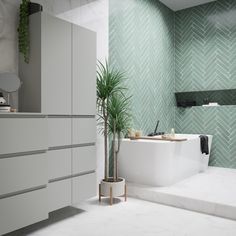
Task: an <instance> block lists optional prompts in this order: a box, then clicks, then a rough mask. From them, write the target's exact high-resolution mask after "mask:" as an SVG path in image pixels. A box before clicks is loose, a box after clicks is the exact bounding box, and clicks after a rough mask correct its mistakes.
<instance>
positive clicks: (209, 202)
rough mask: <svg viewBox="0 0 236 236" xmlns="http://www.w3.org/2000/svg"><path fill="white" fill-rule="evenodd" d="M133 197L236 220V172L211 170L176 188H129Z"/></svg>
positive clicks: (187, 180)
mask: <svg viewBox="0 0 236 236" xmlns="http://www.w3.org/2000/svg"><path fill="white" fill-rule="evenodd" d="M128 194H129V195H130V196H132V197H136V198H140V199H144V200H148V201H152V202H157V203H162V204H167V205H171V206H175V207H180V208H183V209H188V210H193V211H197V212H202V213H207V214H211V215H215V216H220V217H226V218H230V219H234V220H236V170H235V169H228V168H218V167H209V168H208V170H207V171H206V172H204V173H199V174H197V175H194V176H192V177H190V178H187V179H185V180H183V181H181V182H179V183H177V184H174V185H172V186H168V187H150V186H145V185H137V184H131V183H130V184H129V185H128Z"/></svg>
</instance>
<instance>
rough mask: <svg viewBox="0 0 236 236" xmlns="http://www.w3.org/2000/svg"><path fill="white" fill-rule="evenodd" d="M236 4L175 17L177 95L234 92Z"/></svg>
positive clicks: (227, 0) (222, 2)
mask: <svg viewBox="0 0 236 236" xmlns="http://www.w3.org/2000/svg"><path fill="white" fill-rule="evenodd" d="M235 11H236V1H234V0H218V1H216V2H214V3H209V4H205V5H201V6H198V7H194V8H190V9H186V10H182V11H179V12H177V13H176V14H175V50H176V57H175V59H176V60H175V63H176V67H175V68H176V91H178V92H183V91H201V90H216V89H231V88H236V23H235V22H236V14H235Z"/></svg>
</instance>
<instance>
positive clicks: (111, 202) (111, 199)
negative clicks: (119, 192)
mask: <svg viewBox="0 0 236 236" xmlns="http://www.w3.org/2000/svg"><path fill="white" fill-rule="evenodd" d="M112 204H113V197H112V187H110V205H112Z"/></svg>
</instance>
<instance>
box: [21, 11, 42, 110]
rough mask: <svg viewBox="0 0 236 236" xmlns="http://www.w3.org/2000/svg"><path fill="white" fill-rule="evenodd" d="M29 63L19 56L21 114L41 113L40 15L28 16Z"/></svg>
mask: <svg viewBox="0 0 236 236" xmlns="http://www.w3.org/2000/svg"><path fill="white" fill-rule="evenodd" d="M29 33H30V55H29V58H30V60H29V63H25V61H24V56H23V55H22V54H21V53H20V54H19V77H20V79H21V81H22V82H23V84H22V86H21V88H20V89H19V109H20V111H21V112H41V14H40V13H36V14H33V15H31V16H30V24H29Z"/></svg>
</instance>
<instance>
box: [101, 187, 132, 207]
mask: <svg viewBox="0 0 236 236" xmlns="http://www.w3.org/2000/svg"><path fill="white" fill-rule="evenodd" d="M102 197H106V196H104V195H102V193H101V184H99V202H101V200H102ZM114 197H124V198H125V202H126V201H127V186H126V184H125V186H124V195H122V196H113V191H112V186H111V187H110V195H109V198H110V205H112V204H113V198H114Z"/></svg>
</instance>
